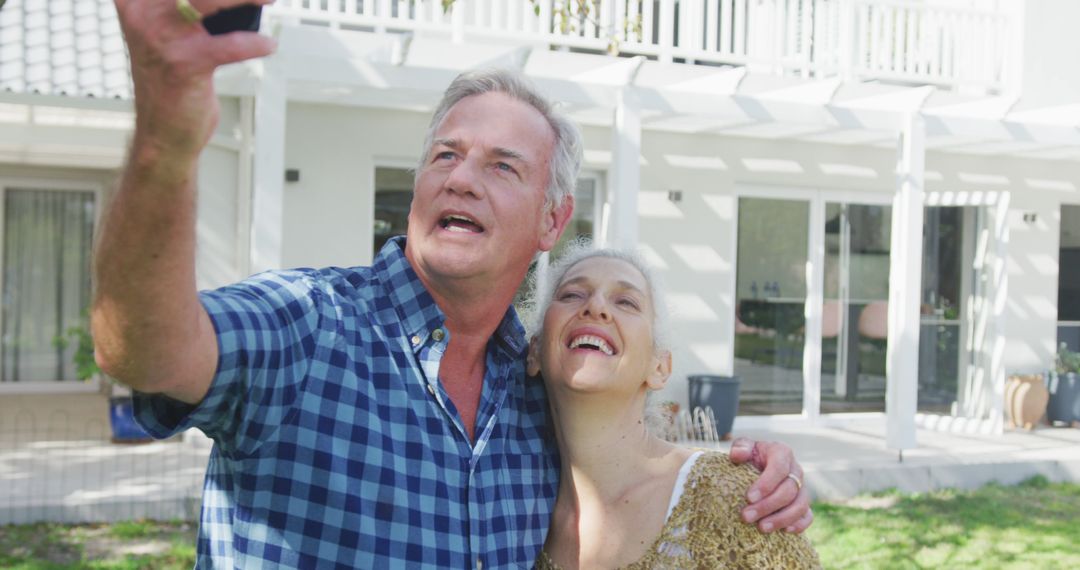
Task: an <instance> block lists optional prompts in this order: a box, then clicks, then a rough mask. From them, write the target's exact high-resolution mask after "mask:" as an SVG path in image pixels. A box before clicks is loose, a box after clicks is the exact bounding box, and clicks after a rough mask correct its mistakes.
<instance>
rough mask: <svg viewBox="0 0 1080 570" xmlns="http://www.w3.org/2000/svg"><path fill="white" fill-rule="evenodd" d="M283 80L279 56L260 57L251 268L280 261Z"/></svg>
mask: <svg viewBox="0 0 1080 570" xmlns="http://www.w3.org/2000/svg"><path fill="white" fill-rule="evenodd" d="M285 89H286V80H285V75H284V70H283V68H282V64H281V61H280V57H278V56H273V57H269V58H267V59H265V60H264V61H263V68H262V77H261V78H260V81H259V88H258V90H257V92H256V94H255V124H254V129H255V152H254V165H253V167H252V198H251V271H252V272H253V273H257V272H259V271H265V270H267V269H277V268H280V267H281V265H282V233H283V231H284V221H285V218H284V199H285V109H286V101H287V96H286V93H285Z"/></svg>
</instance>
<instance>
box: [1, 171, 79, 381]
mask: <svg viewBox="0 0 1080 570" xmlns="http://www.w3.org/2000/svg"><path fill="white" fill-rule="evenodd" d="M3 233H4V250H3V251H4V260H3V300H2V303H0V310H2V317H0V318H2V321H3V325H2V329H3V335H2V338H0V353H2V354H0V358H2V359H3V374H2V377H0V380H2V381H4V382H40V381H58V380H74V379H75V377H76V376H75V370H74V366H73V364H72V356H73V353H74V350H75V346H74V345H75V343H68V346H67V348H63V347H62V346H61V344H60V343H58V342H57V339H58V337H60V336H61V335H62V334H63V333H64V332H65V331H66V330H67V329H68V328H70V327H75V326H79V325H80V324H83V323H85V313H86V311H87V309H88V307H89V304H90V248H91V244H92V242H93V235H94V194H93V192H60V191H51V190H30V189H8V190H7V191H5V192H4V232H3Z"/></svg>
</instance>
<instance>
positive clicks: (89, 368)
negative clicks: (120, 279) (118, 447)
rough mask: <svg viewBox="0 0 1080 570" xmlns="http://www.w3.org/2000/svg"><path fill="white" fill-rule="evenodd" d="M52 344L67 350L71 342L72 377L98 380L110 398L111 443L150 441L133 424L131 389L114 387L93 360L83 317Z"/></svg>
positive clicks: (92, 338) (92, 341) (133, 412)
mask: <svg viewBox="0 0 1080 570" xmlns="http://www.w3.org/2000/svg"><path fill="white" fill-rule="evenodd" d="M53 343H54V344H55V345H56V346H57V347H58V348H60V349H67V347H68V346H70V345H71V343H75V352H74V353H73V355H72V357H71V361H72V364H74V365H75V376H76V377H77V378H78V379H79V380H82V381H87V380H90V379H91V378H98V379H99V380H100V381H101V386H102V391H103V393H104V394H105V395H106V396H108V398H109V425H110V427H111V429H112V441H113V443H142V442H146V441H151V440H152V439H153V438H151V437H150V434H148V433H146V430H144V429H143V428H142V426H140V425H139V424H137V423H135V406H134V402H133V400H132V398H131V390H130V389H128V388H127V386H122V385H120V384H117V383H116V381H115V380H113V379H112V378H109V377H108V376H107V375H105V373H103V372H102V371H101V368H98V365H97V361H96V360H94V337H93V336H92V335H91V334H90V327H89V326H88V324H87V322H86V319H85V318H84V319H83V321H82V322H80V323H79V324H78V325H75V326H72V327H68V328H67V330H65V331H64V332H63V334H59V335H56V338H54V339H53Z"/></svg>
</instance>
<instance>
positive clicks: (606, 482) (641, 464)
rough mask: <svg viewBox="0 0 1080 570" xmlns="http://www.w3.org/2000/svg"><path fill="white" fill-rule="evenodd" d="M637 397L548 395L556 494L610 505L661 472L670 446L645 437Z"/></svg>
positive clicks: (576, 500) (645, 428) (645, 431)
mask: <svg viewBox="0 0 1080 570" xmlns="http://www.w3.org/2000/svg"><path fill="white" fill-rule="evenodd" d="M643 396H644V395H643V394H642V397H641V398H635V399H634V401H632V402H629V403H627V402H619V401H617V400H618V399H617V398H616V397H614V396H612V395H610V394H556V395H553V399H552V402H553V404H554V407H555V410H556V411H555V412H554V414H553V415H554V424H555V433H556V438H557V440H558V444H559V456H560V458H561V462H562V476H561V478H560V481H561V483H560V489H559V493H560V495H564V494H565V495H566V496H565V498H573V499H575V502H580V501H587V502H590V503H592V502H598V503H599V504H605V503H611V502H615V501H618V500H619V498H620V497H621V496H623V495H625V494H626V493H627V492H628V491H630V490H631V489H633V488H634V487H636V486H637V485H638V484H639V483H640V482H641V481H642V480H645V479H649V478H651V477H655V476H656V475H657V470H658V469H662V468H664V465H663V461H662V460H663V459H664V457H666V456H667V455H668V454H669V453H670V452H671V450H672V449H673V448H674V446H673V445H672V444H670V443H668V442H666V441H663V440H661V439H659V438H657V437H656V436H654V435H652V434H650V433H649V431H648V429H647V427H646V425H645V418H644V413H643V407H644V397H643ZM564 492H565V493H564Z"/></svg>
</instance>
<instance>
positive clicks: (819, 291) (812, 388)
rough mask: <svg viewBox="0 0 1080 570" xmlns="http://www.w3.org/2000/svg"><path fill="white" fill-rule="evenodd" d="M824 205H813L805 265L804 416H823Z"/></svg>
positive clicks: (813, 418)
mask: <svg viewBox="0 0 1080 570" xmlns="http://www.w3.org/2000/svg"><path fill="white" fill-rule="evenodd" d="M824 227H825V201H824V200H821V199H814V200H811V201H810V231H809V235H808V237H807V240H808V243H809V248H808V252H809V254H810V255H809V257H808V259H807V263H806V307H805V312H804V315H805V317H806V325H805V331H806V344H805V348H804V349H803V378H805V381H804V382H803V389H804V390H805V393H804V394H803V415H804V416H806V418H807V419H809V420H810V421H811V422H816V421H817V420H818V418H819V417H820V416H821V320H822V314H821V313H822V306H823V305H824V302H823V297H824V295H825V271H824V270H825V234H824V232H823V231H822V230H821V229H822V228H824Z"/></svg>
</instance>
